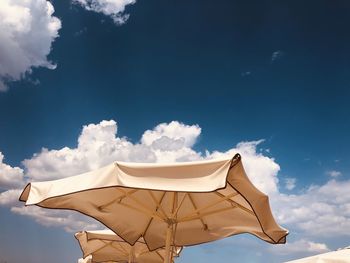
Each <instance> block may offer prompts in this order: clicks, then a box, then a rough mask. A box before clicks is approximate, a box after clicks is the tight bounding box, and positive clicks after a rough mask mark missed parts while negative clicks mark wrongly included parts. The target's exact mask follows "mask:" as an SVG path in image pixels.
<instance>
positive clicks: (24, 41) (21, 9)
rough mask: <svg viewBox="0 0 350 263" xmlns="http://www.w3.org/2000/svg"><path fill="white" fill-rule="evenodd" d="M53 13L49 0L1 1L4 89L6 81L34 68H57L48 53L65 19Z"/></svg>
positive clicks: (1, 77)
mask: <svg viewBox="0 0 350 263" xmlns="http://www.w3.org/2000/svg"><path fill="white" fill-rule="evenodd" d="M53 13H54V8H53V6H52V4H51V3H50V2H49V1H47V0H26V1H22V0H1V1H0V21H1V23H0V91H6V90H7V89H8V86H7V85H6V82H8V81H16V80H20V79H21V78H23V77H24V76H25V75H26V73H30V72H31V71H32V68H35V67H45V68H49V69H54V68H55V65H54V64H52V63H51V62H50V61H48V59H47V56H48V55H49V53H50V51H51V44H52V42H53V41H54V40H55V38H56V37H57V36H58V30H59V29H60V28H61V21H60V20H59V19H58V18H56V17H54V16H53Z"/></svg>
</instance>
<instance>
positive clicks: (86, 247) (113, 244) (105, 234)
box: [75, 230, 181, 263]
mask: <svg viewBox="0 0 350 263" xmlns="http://www.w3.org/2000/svg"><path fill="white" fill-rule="evenodd" d="M75 237H76V239H77V240H78V241H79V244H80V248H81V250H82V252H83V257H84V258H87V257H89V255H91V257H92V262H93V263H95V262H109V261H111V262H125V263H131V262H132V263H134V262H137V263H162V262H163V261H164V257H165V249H164V248H163V249H157V250H154V251H149V250H148V247H147V245H146V243H145V241H144V240H143V238H140V239H139V240H138V241H136V243H135V245H134V246H130V244H129V243H127V242H125V241H124V240H123V239H122V238H120V237H118V236H117V235H116V234H115V233H114V232H113V231H111V230H99V231H81V232H78V233H76V234H75ZM174 249H175V251H174V253H173V255H174V256H178V255H179V254H180V252H181V248H174Z"/></svg>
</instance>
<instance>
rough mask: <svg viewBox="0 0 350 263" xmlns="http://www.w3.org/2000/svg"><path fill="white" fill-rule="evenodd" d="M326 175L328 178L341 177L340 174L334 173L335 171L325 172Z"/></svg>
mask: <svg viewBox="0 0 350 263" xmlns="http://www.w3.org/2000/svg"><path fill="white" fill-rule="evenodd" d="M326 174H327V175H329V176H330V177H338V176H341V175H342V173H341V172H339V171H335V170H331V171H327V172H326Z"/></svg>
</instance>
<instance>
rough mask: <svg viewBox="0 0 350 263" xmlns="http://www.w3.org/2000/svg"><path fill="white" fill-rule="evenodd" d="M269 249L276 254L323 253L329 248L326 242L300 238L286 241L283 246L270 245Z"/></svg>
mask: <svg viewBox="0 0 350 263" xmlns="http://www.w3.org/2000/svg"><path fill="white" fill-rule="evenodd" d="M270 250H271V251H272V252H273V253H276V254H282V255H287V254H296V253H298V254H299V253H306V254H310V253H324V252H327V251H329V250H330V249H329V248H328V247H327V245H326V244H323V243H317V242H313V241H310V240H306V239H300V240H297V241H294V242H290V243H287V244H286V245H283V246H275V247H271V248H270Z"/></svg>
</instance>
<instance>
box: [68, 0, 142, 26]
mask: <svg viewBox="0 0 350 263" xmlns="http://www.w3.org/2000/svg"><path fill="white" fill-rule="evenodd" d="M73 2H74V3H76V4H79V5H81V6H82V7H83V8H85V9H86V10H89V11H94V12H97V13H102V14H104V15H106V16H109V17H111V18H112V19H113V21H114V23H115V24H117V25H122V24H124V23H125V22H126V21H127V20H128V18H129V14H125V12H124V11H125V8H126V6H127V5H131V4H134V3H135V2H136V0H73Z"/></svg>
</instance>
